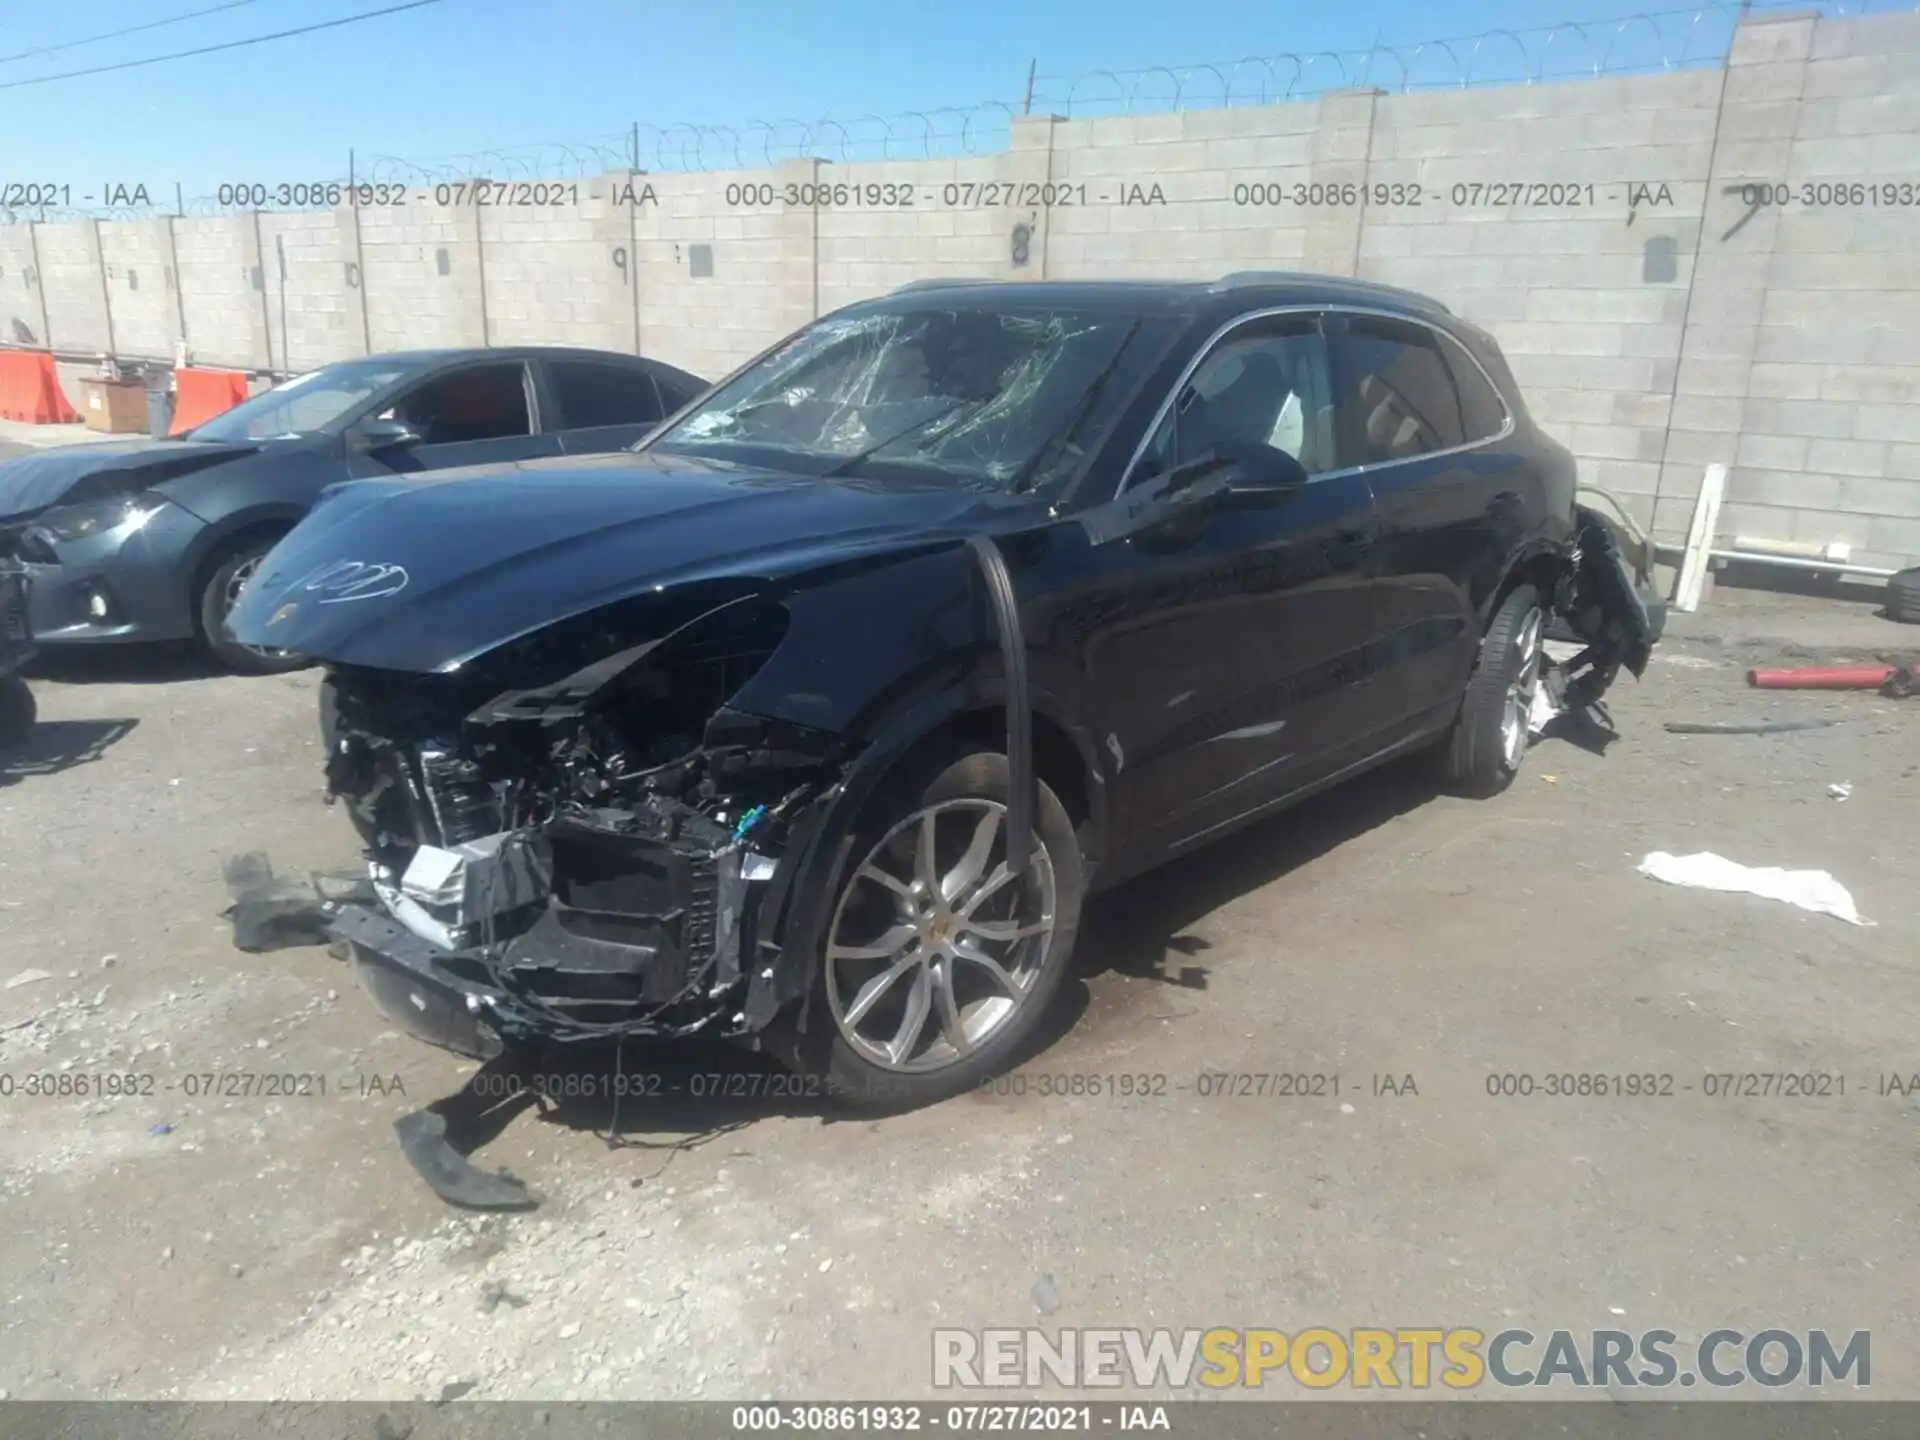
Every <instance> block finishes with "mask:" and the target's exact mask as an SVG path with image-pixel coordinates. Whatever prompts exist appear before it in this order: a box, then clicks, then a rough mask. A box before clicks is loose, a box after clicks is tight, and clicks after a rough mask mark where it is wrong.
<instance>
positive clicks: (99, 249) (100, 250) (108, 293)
mask: <svg viewBox="0 0 1920 1440" xmlns="http://www.w3.org/2000/svg"><path fill="white" fill-rule="evenodd" d="M93 255H94V258H95V259H96V260H98V261H99V262H100V307H101V309H102V310H104V311H105V312H106V316H107V354H108V355H109V356H111V355H112V354H113V353H114V348H115V347H114V343H113V291H112V290H111V289H109V288H108V286H107V251H106V247H105V246H104V245H103V244H101V241H100V217H99V216H98V215H96V216H94V217H93Z"/></svg>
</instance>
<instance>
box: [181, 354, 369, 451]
mask: <svg viewBox="0 0 1920 1440" xmlns="http://www.w3.org/2000/svg"><path fill="white" fill-rule="evenodd" d="M406 373H407V372H406V369H405V367H404V366H400V365H395V364H393V363H392V362H391V361H378V360H349V361H346V362H344V363H342V364H339V365H328V366H325V367H323V368H322V369H319V370H309V371H308V372H307V373H306V374H305V375H296V376H294V377H293V379H291V380H288V381H286V382H285V383H284V384H280V385H276V386H274V387H273V389H271V390H264V391H262V392H261V393H260V394H258V395H255V396H253V397H252V398H250V399H247V400H242V401H241V402H240V403H239V404H238V405H236V406H234V407H233V409H231V410H228V411H227V412H225V413H224V414H221V415H216V416H214V417H213V419H211V420H209V421H207V423H206V424H204V425H200V426H196V427H195V428H194V429H193V430H192V431H191V432H190V433H189V434H187V435H186V436H185V437H183V438H185V439H188V440H218V441H228V440H282V439H292V438H294V437H296V436H300V435H311V434H314V433H315V432H317V431H319V430H322V429H324V428H325V427H326V426H328V425H329V424H331V423H332V422H333V421H335V420H338V419H340V418H341V417H342V416H344V415H346V414H347V413H348V412H349V411H351V410H353V409H355V408H356V407H357V406H360V405H362V404H364V403H366V402H367V401H368V400H370V399H372V398H373V397H374V396H375V395H376V394H378V393H379V392H380V391H382V390H384V389H386V387H387V386H389V385H391V384H393V382H394V381H396V380H398V379H399V378H400V377H401V376H402V375H404V374H406Z"/></svg>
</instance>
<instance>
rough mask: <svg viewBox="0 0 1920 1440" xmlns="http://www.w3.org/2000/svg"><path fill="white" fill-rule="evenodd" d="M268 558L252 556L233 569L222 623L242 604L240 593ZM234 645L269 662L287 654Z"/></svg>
mask: <svg viewBox="0 0 1920 1440" xmlns="http://www.w3.org/2000/svg"><path fill="white" fill-rule="evenodd" d="M266 558H267V557H266V556H265V555H251V556H249V557H247V558H246V559H245V560H242V561H241V562H240V563H239V564H238V565H236V566H234V567H233V573H232V574H231V575H229V576H227V588H226V591H225V593H224V594H223V595H221V597H220V602H221V603H220V615H221V619H222V623H225V618H226V617H227V616H229V615H231V614H233V607H234V606H236V605H238V604H239V603H240V593H241V592H242V591H243V590H245V589H246V588H247V582H248V581H249V580H251V579H252V578H253V577H254V574H255V572H256V571H258V570H259V569H260V562H261V561H262V560H264V559H266ZM228 634H229V635H231V634H232V631H231V630H229V631H228ZM234 644H236V645H238V646H240V648H241V649H243V650H251V651H252V652H253V653H254V654H255V655H259V656H262V657H264V658H265V659H268V660H281V659H284V658H285V657H286V653H287V652H286V651H284V650H274V649H270V648H268V647H267V646H263V645H249V644H247V643H246V642H245V641H244V640H236V641H234Z"/></svg>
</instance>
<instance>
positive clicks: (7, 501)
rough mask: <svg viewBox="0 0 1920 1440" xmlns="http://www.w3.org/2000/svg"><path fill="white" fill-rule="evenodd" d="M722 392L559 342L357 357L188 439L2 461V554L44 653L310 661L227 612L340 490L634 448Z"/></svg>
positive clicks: (250, 669)
mask: <svg viewBox="0 0 1920 1440" xmlns="http://www.w3.org/2000/svg"><path fill="white" fill-rule="evenodd" d="M706 388H707V382H706V381H704V380H702V379H700V378H699V377H697V376H694V375H690V374H688V373H686V372H685V371H683V370H676V369H675V368H673V367H672V366H670V365H664V364H661V363H660V362H659V361H656V360H647V359H643V358H641V357H638V356H634V355H621V354H616V353H613V352H609V351H597V350H575V349H556V348H525V349H485V350H419V351H409V352H405V353H400V354H392V355H375V356H370V357H368V358H366V359H363V360H347V361H342V362H341V363H340V364H337V365H329V366H327V367H325V368H324V369H320V370H314V371H311V372H309V373H308V374H305V375H300V376H297V377H295V378H294V379H292V380H289V381H287V382H286V383H284V384H282V385H279V386H276V387H275V388H274V389H272V390H269V391H266V392H264V393H263V394H260V395H256V396H254V397H253V398H252V399H250V400H247V401H245V402H243V403H242V404H240V405H238V406H236V407H234V408H233V409H232V410H229V411H227V412H226V413H225V414H223V415H219V416H216V417H215V418H214V419H212V420H209V421H208V422H207V423H206V424H204V425H201V426H199V427H198V428H197V429H194V430H190V431H188V432H187V433H186V434H184V435H182V436H180V437H178V438H177V439H173V440H163V441H154V440H146V439H128V440H119V441H109V442H106V443H102V444H97V445H79V446H73V447H71V448H67V449H61V450H53V451H47V452H44V453H41V454H37V455H30V456H23V457H21V458H19V459H16V460H8V461H4V462H0V560H4V559H7V558H15V559H18V560H19V561H21V562H24V564H25V565H26V567H27V569H28V571H29V572H30V576H31V580H32V591H31V593H32V596H33V617H32V619H33V634H34V638H35V639H36V640H37V641H38V642H39V643H41V644H43V645H49V646H55V645H68V644H100V643H117V642H123V641H139V640H199V641H201V642H203V643H204V644H205V645H206V647H207V649H208V650H210V651H211V652H212V653H213V655H214V656H215V657H216V658H218V659H219V660H220V661H221V662H223V663H224V664H225V665H227V666H228V667H229V668H231V669H234V670H239V671H242V672H246V673H254V674H259V673H265V672H270V671H274V670H283V669H289V668H292V667H293V666H296V665H298V664H300V663H301V662H300V661H299V659H297V658H296V657H293V656H288V655H283V654H281V653H279V652H276V651H270V650H259V649H254V648H251V647H248V646H245V645H241V644H239V643H238V642H237V641H235V640H234V639H233V638H232V636H231V635H230V634H229V633H228V631H227V627H226V616H227V612H228V610H229V609H231V608H232V605H233V601H234V597H235V596H236V595H238V594H239V591H240V587H241V586H242V585H244V584H245V583H246V581H247V579H248V577H249V576H251V575H252V574H253V572H254V570H255V568H256V567H257V566H258V565H259V563H260V559H261V557H262V556H264V555H265V554H266V553H267V551H268V550H270V549H271V548H272V547H273V545H274V542H275V541H277V540H278V539H279V538H280V537H281V536H282V535H284V534H286V533H287V531H288V530H290V529H292V528H293V526H294V525H295V524H296V523H297V522H298V521H299V520H300V518H301V517H302V516H303V515H305V514H306V513H307V511H308V510H309V509H311V508H312V506H313V503H314V501H315V500H316V499H318V498H319V495H320V492H321V491H322V490H324V489H325V488H326V487H327V486H329V485H332V484H335V483H337V482H339V481H343V480H355V479H366V478H374V477H381V476H393V475H396V474H411V473H414V472H418V471H428V470H447V469H453V468H456V467H471V466H477V465H489V464H496V463H500V462H510V461H517V460H534V459H540V458H543V457H548V456H559V455H570V454H590V453H594V452H604V451H613V450H620V449H623V448H625V447H626V446H628V445H631V444H633V443H634V442H635V441H637V440H639V439H640V438H641V437H642V436H643V435H646V434H647V433H648V432H649V431H651V430H653V429H654V428H655V427H656V426H657V425H659V423H660V422H661V421H662V420H663V419H665V418H666V417H667V416H669V415H671V414H673V413H674V412H675V411H677V410H679V409H680V408H681V407H682V406H684V405H686V404H687V403H688V402H689V401H691V400H692V399H694V397H695V396H697V395H699V394H700V393H701V392H702V391H704V390H705V389H706Z"/></svg>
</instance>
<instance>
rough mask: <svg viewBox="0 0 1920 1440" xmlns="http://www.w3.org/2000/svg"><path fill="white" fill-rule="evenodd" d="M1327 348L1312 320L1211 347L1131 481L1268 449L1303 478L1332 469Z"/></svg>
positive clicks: (1251, 333) (1244, 332) (1240, 336)
mask: <svg viewBox="0 0 1920 1440" xmlns="http://www.w3.org/2000/svg"><path fill="white" fill-rule="evenodd" d="M1334 435H1335V431H1334V411H1333V382H1332V378H1331V371H1330V369H1329V366H1328V363H1327V346H1326V341H1325V339H1324V338H1323V337H1322V336H1321V334H1320V331H1319V329H1318V327H1316V326H1315V325H1313V324H1312V323H1311V322H1309V321H1299V320H1294V321H1287V322H1282V323H1280V324H1275V325H1266V326H1258V327H1250V328H1248V329H1246V330H1242V331H1240V332H1238V333H1236V334H1235V335H1232V336H1229V337H1228V338H1227V339H1225V340H1223V341H1222V342H1221V343H1220V344H1219V345H1218V346H1216V347H1215V348H1214V350H1213V351H1212V353H1211V354H1209V355H1208V356H1207V358H1206V359H1204V360H1202V361H1201V362H1200V364H1199V366H1198V367H1196V368H1195V370H1194V372H1193V375H1192V376H1191V377H1190V378H1189V379H1188V380H1187V382H1186V383H1185V384H1184V385H1182V386H1181V387H1180V394H1179V395H1178V397H1177V398H1176V399H1175V401H1174V404H1173V408H1172V409H1171V410H1169V411H1168V412H1167V415H1166V418H1165V419H1163V420H1162V421H1161V422H1160V428H1159V429H1158V430H1156V431H1155V432H1154V436H1153V439H1152V440H1151V441H1150V442H1149V443H1148V445H1147V449H1146V452H1145V454H1144V456H1143V457H1142V467H1141V469H1140V470H1139V471H1138V472H1137V473H1136V474H1135V476H1134V482H1135V483H1137V482H1138V481H1140V480H1143V479H1146V478H1149V477H1151V476H1154V475H1159V474H1162V473H1164V472H1166V471H1170V470H1174V469H1177V468H1178V467H1180V466H1182V465H1185V464H1188V463H1189V462H1191V461H1194V460H1198V459H1200V458H1202V457H1203V456H1206V455H1208V454H1217V453H1222V452H1227V451H1239V450H1245V449H1247V448H1249V447H1254V446H1269V447H1271V448H1273V449H1276V450H1284V451H1285V452H1286V453H1287V454H1289V455H1291V456H1292V457H1293V458H1294V459H1296V460H1298V461H1299V462H1300V464H1301V466H1302V468H1304V469H1305V470H1306V472H1307V474H1308V475H1310V476H1311V475H1316V474H1321V473H1323V472H1325V471H1328V470H1333V469H1337V468H1338V467H1339V461H1338V460H1337V459H1336V454H1335V439H1334Z"/></svg>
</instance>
